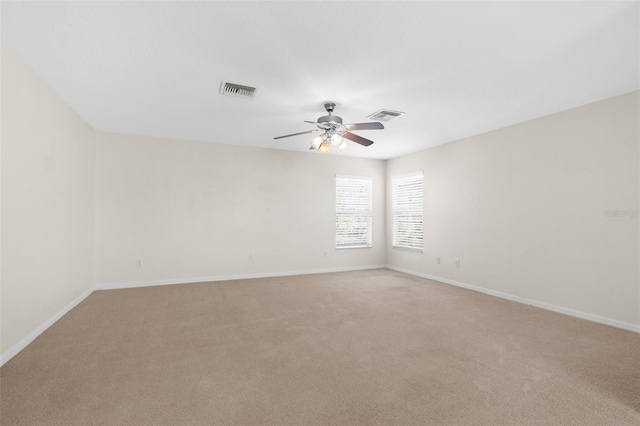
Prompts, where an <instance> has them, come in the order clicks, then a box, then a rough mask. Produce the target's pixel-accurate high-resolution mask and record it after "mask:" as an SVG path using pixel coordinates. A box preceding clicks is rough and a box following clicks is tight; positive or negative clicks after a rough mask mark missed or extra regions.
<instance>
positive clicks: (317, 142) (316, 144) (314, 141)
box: [311, 136, 322, 149]
mask: <svg viewBox="0 0 640 426" xmlns="http://www.w3.org/2000/svg"><path fill="white" fill-rule="evenodd" d="M321 144H322V138H321V137H320V136H316V137H315V138H313V139H311V146H312V147H314V148H315V149H318V148H320V145H321Z"/></svg>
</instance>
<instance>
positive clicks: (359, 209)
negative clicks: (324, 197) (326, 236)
mask: <svg viewBox="0 0 640 426" xmlns="http://www.w3.org/2000/svg"><path fill="white" fill-rule="evenodd" d="M372 193H373V191H372V181H371V178H369V177H358V176H342V175H336V248H354V247H371V205H372V203H371V199H372Z"/></svg>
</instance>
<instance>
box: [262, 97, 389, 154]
mask: <svg viewBox="0 0 640 426" xmlns="http://www.w3.org/2000/svg"><path fill="white" fill-rule="evenodd" d="M335 107H336V104H335V103H333V102H327V103H326V104H324V108H325V109H326V110H327V115H325V116H323V117H320V118H318V121H306V120H305V123H311V124H315V125H316V126H317V127H318V128H317V129H313V130H308V131H306V132H299V133H292V134H290V135H284V136H277V137H275V138H274V139H282V138H288V137H291V136H298V135H304V134H307V133H314V132H322V133H321V134H320V135H318V136H316V137H315V138H313V139H312V140H311V147H310V148H309V149H317V150H318V151H319V152H322V153H327V152H329V151H330V149H331V146H334V147H336V148H338V149H341V150H342V149H345V148H346V147H347V142H346V141H345V139H349V140H351V141H353V142H356V143H359V144H360V145H363V146H369V145H371V144H372V143H373V141H370V140H369V139H365V138H363V137H362V136H358V135H356V134H354V133H351V130H374V129H384V126H383V125H382V123H378V122H376V121H373V122H370V123H352V124H342V118H341V117H338V116H337V115H332V113H333V109H334V108H335Z"/></svg>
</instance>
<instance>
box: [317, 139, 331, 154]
mask: <svg viewBox="0 0 640 426" xmlns="http://www.w3.org/2000/svg"><path fill="white" fill-rule="evenodd" d="M330 150H331V148H330V147H329V144H328V143H326V142H322V144H320V147H319V148H318V152H321V153H323V154H328V153H329V151H330Z"/></svg>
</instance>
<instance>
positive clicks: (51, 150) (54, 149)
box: [0, 45, 95, 354]
mask: <svg viewBox="0 0 640 426" xmlns="http://www.w3.org/2000/svg"><path fill="white" fill-rule="evenodd" d="M1 101H2V117H1V121H2V130H1V136H2V160H1V161H2V169H1V170H2V178H1V182H2V214H1V218H2V256H1V263H2V276H1V278H2V287H1V295H2V298H1V305H0V310H1V314H0V316H1V324H2V325H1V327H2V329H1V333H2V334H1V336H0V337H1V341H0V351H1V353H3V354H4V353H5V352H6V351H7V350H8V349H9V348H11V347H12V346H14V345H15V344H16V343H18V342H19V341H20V340H21V339H23V338H25V337H26V336H27V335H28V334H30V333H32V332H33V331H34V330H36V329H37V328H38V327H40V326H41V325H42V324H43V323H45V322H46V321H47V320H49V319H50V318H51V317H52V316H54V315H56V314H57V313H58V312H59V311H60V310H61V309H63V308H64V307H65V306H67V305H68V304H69V303H70V302H71V301H73V300H74V299H75V298H77V297H79V296H80V295H82V294H83V293H84V292H86V291H87V290H89V289H90V288H91V287H92V284H93V212H94V210H93V208H94V200H93V194H94V156H95V132H94V131H93V129H92V128H91V127H90V126H89V125H88V124H87V123H86V122H84V121H83V120H82V119H80V118H79V117H78V116H77V115H76V114H75V113H74V112H73V111H72V110H71V109H70V108H69V107H68V106H67V105H66V104H65V103H64V102H63V101H62V100H61V99H60V98H58V96H57V95H56V94H55V93H54V92H53V91H52V90H51V89H49V87H48V86H47V85H46V84H45V83H44V82H42V81H41V80H40V79H39V78H38V77H37V76H36V75H35V74H34V73H33V72H32V71H31V70H30V69H29V68H27V67H26V66H25V65H24V64H23V63H22V62H21V61H20V60H19V59H18V58H17V57H16V56H15V55H14V53H13V52H11V51H10V50H9V49H7V48H6V47H5V46H4V45H2V99H1Z"/></svg>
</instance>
